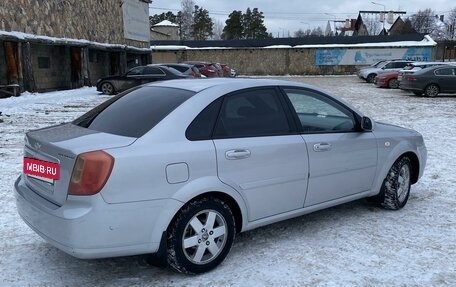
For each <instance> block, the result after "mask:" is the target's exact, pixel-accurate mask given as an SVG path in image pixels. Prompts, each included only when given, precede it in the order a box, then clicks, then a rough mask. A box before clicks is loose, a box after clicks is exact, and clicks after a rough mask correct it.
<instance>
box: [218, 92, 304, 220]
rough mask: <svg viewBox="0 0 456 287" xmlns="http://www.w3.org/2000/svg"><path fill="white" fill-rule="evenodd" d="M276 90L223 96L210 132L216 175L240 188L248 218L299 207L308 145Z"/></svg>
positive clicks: (302, 201)
mask: <svg viewBox="0 0 456 287" xmlns="http://www.w3.org/2000/svg"><path fill="white" fill-rule="evenodd" d="M286 108H288V107H287V105H286V103H285V101H284V98H283V97H282V96H281V95H280V93H278V90H277V89H276V88H260V89H254V90H246V91H241V92H238V93H236V94H230V95H226V96H225V98H224V100H223V104H222V106H221V109H220V113H219V117H218V120H217V124H216V127H215V130H214V136H213V138H214V144H215V148H216V153H217V171H218V176H219V178H220V180H221V181H222V182H224V183H225V184H228V185H230V186H232V187H233V188H235V189H236V190H238V191H239V192H240V193H241V194H242V196H243V197H244V199H245V200H246V203H247V205H248V210H249V220H250V221H253V220H257V219H261V218H265V217H268V216H272V215H275V214H279V213H283V212H287V211H291V210H295V209H299V208H302V207H303V204H304V199H305V194H306V189H307V175H308V159H307V147H306V145H305V143H304V140H303V139H302V137H301V136H300V135H299V134H297V133H296V128H295V126H294V121H293V119H292V118H291V117H290V113H286V112H285V109H286Z"/></svg>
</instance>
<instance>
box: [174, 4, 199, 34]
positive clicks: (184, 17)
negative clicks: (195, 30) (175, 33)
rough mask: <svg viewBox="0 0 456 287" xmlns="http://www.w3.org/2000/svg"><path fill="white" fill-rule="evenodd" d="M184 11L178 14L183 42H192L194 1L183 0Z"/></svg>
mask: <svg viewBox="0 0 456 287" xmlns="http://www.w3.org/2000/svg"><path fill="white" fill-rule="evenodd" d="M181 7H182V10H181V11H179V12H178V13H177V20H178V21H177V22H178V24H179V27H180V38H181V39H182V40H190V39H191V35H192V25H193V7H195V2H194V1H193V0H182V2H181Z"/></svg>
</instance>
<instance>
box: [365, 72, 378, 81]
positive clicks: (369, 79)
mask: <svg viewBox="0 0 456 287" xmlns="http://www.w3.org/2000/svg"><path fill="white" fill-rule="evenodd" d="M376 76H377V75H376V74H370V75H369V76H367V78H366V82H368V83H373V82H374V80H375V77H376Z"/></svg>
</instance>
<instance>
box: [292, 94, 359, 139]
mask: <svg viewBox="0 0 456 287" xmlns="http://www.w3.org/2000/svg"><path fill="white" fill-rule="evenodd" d="M284 92H285V94H286V95H287V97H288V99H289V100H290V102H291V105H292V106H293V108H294V110H295V111H296V114H297V116H298V118H299V122H300V123H301V126H302V131H303V132H304V133H334V132H353V131H355V130H356V121H355V117H354V114H353V112H352V111H351V110H349V109H347V108H345V107H344V106H342V105H341V104H339V103H337V102H335V101H333V100H331V99H329V98H327V97H324V96H322V95H320V94H318V93H316V92H312V91H309V90H301V89H291V88H289V89H288V88H285V89H284Z"/></svg>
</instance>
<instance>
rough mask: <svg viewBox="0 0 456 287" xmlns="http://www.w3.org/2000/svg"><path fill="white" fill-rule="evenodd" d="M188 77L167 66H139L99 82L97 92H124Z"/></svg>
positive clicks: (107, 93) (106, 93)
mask: <svg viewBox="0 0 456 287" xmlns="http://www.w3.org/2000/svg"><path fill="white" fill-rule="evenodd" d="M187 77H188V76H186V75H184V74H182V73H181V72H179V71H177V70H175V69H173V68H169V67H165V66H138V67H134V68H133V69H131V70H129V71H128V72H127V73H126V74H124V75H121V76H109V77H104V78H101V79H99V80H98V81H97V91H99V92H102V93H103V94H105V95H112V94H117V93H120V92H123V91H125V90H128V89H130V88H133V87H136V86H139V85H141V84H145V83H149V82H154V81H163V80H171V79H184V78H187Z"/></svg>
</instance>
